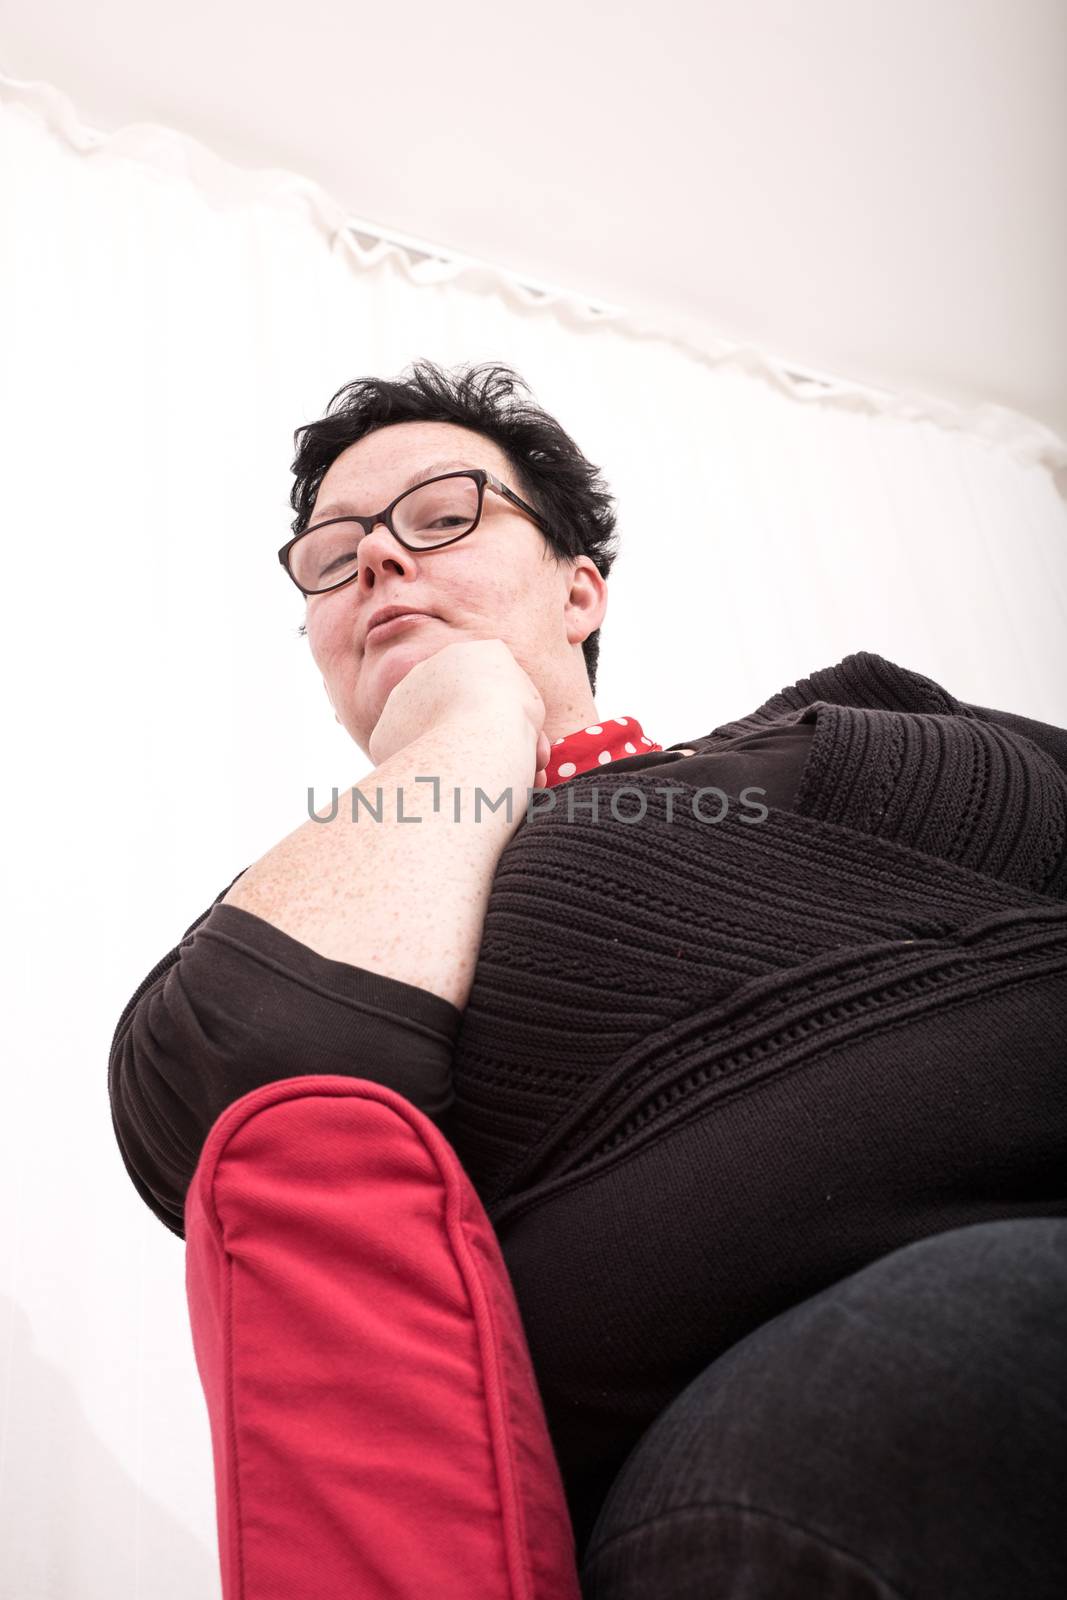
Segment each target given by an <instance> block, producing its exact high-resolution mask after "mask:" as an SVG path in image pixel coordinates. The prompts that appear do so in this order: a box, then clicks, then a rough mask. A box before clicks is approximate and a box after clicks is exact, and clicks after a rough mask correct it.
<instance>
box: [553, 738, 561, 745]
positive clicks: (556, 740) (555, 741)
mask: <svg viewBox="0 0 1067 1600" xmlns="http://www.w3.org/2000/svg"><path fill="white" fill-rule="evenodd" d="M552 743H553V744H562V743H563V740H562V739H553V741H552Z"/></svg>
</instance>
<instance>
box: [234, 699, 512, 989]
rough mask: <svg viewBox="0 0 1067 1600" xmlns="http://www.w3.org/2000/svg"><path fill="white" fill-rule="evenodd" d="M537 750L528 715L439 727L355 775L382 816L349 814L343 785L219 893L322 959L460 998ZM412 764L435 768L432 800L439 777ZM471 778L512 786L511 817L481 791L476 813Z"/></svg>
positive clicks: (493, 789) (496, 791) (493, 791)
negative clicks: (491, 724) (331, 811)
mask: <svg viewBox="0 0 1067 1600" xmlns="http://www.w3.org/2000/svg"><path fill="white" fill-rule="evenodd" d="M535 749H536V734H535V732H534V730H533V729H532V727H531V726H530V725H529V724H528V723H527V722H526V721H525V720H524V719H522V718H516V719H513V720H511V719H509V720H507V721H505V722H502V724H501V725H500V726H499V727H498V728H495V729H492V730H487V729H486V728H485V726H484V725H479V726H471V725H469V724H465V723H452V724H450V725H449V726H439V727H436V728H433V729H431V730H430V731H429V732H427V733H425V734H423V735H422V736H421V737H420V738H418V739H415V740H413V741H412V743H411V744H409V745H407V746H406V747H405V748H404V749H403V750H399V751H397V753H396V754H395V755H393V756H390V758H389V759H388V760H387V761H384V762H383V763H382V764H381V765H380V766H379V767H376V768H375V770H374V771H373V772H371V773H370V774H368V776H367V777H365V778H363V779H361V780H360V782H359V784H358V785H357V786H356V787H358V789H359V790H360V791H362V793H363V794H364V795H365V796H366V797H367V800H368V802H369V803H370V805H372V806H376V805H377V803H378V791H379V790H380V791H381V814H382V819H381V821H376V820H375V818H374V817H373V816H372V815H371V814H370V812H369V811H368V810H367V809H366V807H363V806H360V807H359V808H358V821H353V820H352V794H351V791H350V790H342V791H341V792H340V794H339V796H338V809H337V816H336V817H335V818H334V819H333V820H331V821H317V820H314V819H312V818H309V819H308V820H307V821H306V822H304V823H302V824H301V825H300V827H298V828H296V829H295V830H294V831H293V832H292V833H290V834H288V835H286V837H285V838H284V839H282V840H281V841H280V843H278V844H277V845H275V846H274V847H273V849H271V850H268V851H267V852H266V854H265V855H263V856H261V857H260V859H259V860H258V861H257V862H255V863H254V864H253V865H252V866H250V867H249V868H248V869H247V871H246V872H244V873H243V874H242V876H241V877H240V878H239V879H238V880H237V882H236V883H235V884H233V885H232V887H231V888H230V890H229V891H228V892H227V894H226V895H225V896H224V898H223V902H222V903H223V904H224V905H234V906H237V907H239V908H240V909H241V910H244V911H249V912H251V913H253V914H254V915H255V916H258V917H262V918H263V920H264V921H265V922H270V923H273V925H274V926H275V927H277V928H280V929H281V930H282V932H283V933H287V934H289V935H290V937H291V938H294V939H298V940H300V942H301V943H302V944H306V945H308V946H309V947H310V948H311V949H312V950H315V951H317V952H318V953H319V954H320V955H323V956H326V957H327V958H328V959H330V960H333V961H345V962H348V963H349V964H350V965H352V966H358V967H365V968H367V969H369V970H370V971H372V972H380V973H382V974H384V975H385V976H386V977H390V978H396V979H399V980H400V981H401V982H404V983H411V984H414V985H416V986H417V987H419V988H423V989H428V990H430V991H431V992H432V993H433V994H437V995H440V996H441V997H442V998H443V999H445V1000H449V1001H451V1003H452V1004H453V1005H455V1006H458V1007H460V1008H461V1009H462V1007H463V1006H465V1005H466V1003H467V999H468V997H469V995H470V990H471V984H472V982H473V978H474V968H475V963H476V961H477V957H478V948H479V946H480V944H481V938H482V928H483V925H484V922H485V912H486V907H487V905H488V901H489V890H490V887H491V885H492V881H493V875H494V873H495V871H496V867H497V863H498V861H499V859H500V855H501V852H502V851H503V849H504V846H505V845H506V844H507V842H508V840H509V838H510V837H511V835H512V834H513V833H514V831H515V829H516V827H517V826H518V824H519V821H520V819H521V817H522V816H523V815H524V813H525V807H526V800H527V786H528V785H532V783H533V776H534V759H535ZM420 776H425V777H437V778H439V780H440V783H439V796H440V803H439V808H438V809H437V810H436V811H435V810H434V789H435V786H434V785H433V784H431V783H425V782H424V783H416V782H415V779H416V777H420ZM479 787H480V788H481V789H482V790H483V791H484V793H485V794H486V795H488V796H489V798H490V799H491V800H496V798H497V797H498V796H499V795H500V794H501V793H502V792H503V791H504V790H505V789H508V788H510V790H511V797H512V820H511V821H510V822H509V821H508V820H507V815H506V811H507V808H506V806H501V808H500V809H499V811H496V812H493V811H491V810H490V809H489V807H488V806H487V805H484V804H483V805H482V807H481V814H480V819H479V820H477V821H476V820H475V816H474V797H475V790H476V789H477V788H479ZM398 788H399V789H400V791H401V796H402V800H401V801H398V797H397V789H398ZM455 789H458V790H459V791H460V802H461V803H460V820H459V821H457V820H456V819H455V815H454V802H453V791H454V790H455ZM327 811H328V808H323V810H322V812H321V813H320V814H321V815H326V814H327ZM401 816H403V817H404V818H416V817H417V818H419V819H420V820H419V821H417V822H416V821H401V820H400V818H401Z"/></svg>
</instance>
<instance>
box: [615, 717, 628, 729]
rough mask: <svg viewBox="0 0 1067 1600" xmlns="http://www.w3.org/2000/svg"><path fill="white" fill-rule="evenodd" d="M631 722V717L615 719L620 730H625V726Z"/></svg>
mask: <svg viewBox="0 0 1067 1600" xmlns="http://www.w3.org/2000/svg"><path fill="white" fill-rule="evenodd" d="M629 720H630V719H629V717H616V718H615V721H616V722H617V723H618V724H619V727H620V728H625V726H626V724H627V723H628V722H629Z"/></svg>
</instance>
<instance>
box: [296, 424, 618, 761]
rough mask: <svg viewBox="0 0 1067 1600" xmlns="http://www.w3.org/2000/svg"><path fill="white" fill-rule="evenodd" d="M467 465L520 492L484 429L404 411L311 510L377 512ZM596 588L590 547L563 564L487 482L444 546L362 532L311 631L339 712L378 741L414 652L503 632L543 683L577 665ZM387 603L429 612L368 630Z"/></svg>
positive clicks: (319, 598) (313, 607)
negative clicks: (469, 517) (575, 594)
mask: <svg viewBox="0 0 1067 1600" xmlns="http://www.w3.org/2000/svg"><path fill="white" fill-rule="evenodd" d="M462 467H484V468H486V470H487V471H489V472H492V473H494V474H495V476H496V477H498V478H499V479H500V480H501V481H502V482H503V483H505V484H507V486H508V488H509V489H513V490H514V492H515V493H516V494H520V495H521V494H522V490H521V488H520V486H519V485H518V484H517V483H515V482H514V476H515V475H514V472H513V470H512V468H511V466H510V464H509V462H508V460H507V458H506V457H505V456H504V454H503V452H502V451H500V450H499V449H497V447H496V446H495V445H494V444H493V443H492V441H491V440H489V439H487V438H485V437H484V436H483V435H482V434H480V433H476V432H474V431H473V430H472V429H469V428H462V427H458V426H457V425H456V424H454V423H450V422H401V423H394V424H392V425H391V426H389V427H385V428H379V429H377V430H376V431H375V432H374V433H370V434H368V435H367V436H366V437H365V438H363V439H360V440H359V441H358V443H356V444H354V445H351V446H350V447H349V448H348V449H347V450H345V451H344V452H343V453H342V454H341V455H339V456H338V458H337V460H336V461H334V462H333V464H332V465H331V466H330V468H329V470H328V471H327V473H326V475H325V476H324V478H323V480H322V483H321V484H320V486H319V492H318V494H317V496H316V498H315V506H314V509H313V511H312V514H311V518H310V521H311V522H319V521H323V520H324V519H325V518H326V517H330V516H342V515H344V514H345V512H359V513H360V514H361V515H363V516H369V515H371V514H372V513H374V512H376V511H380V510H381V509H382V507H383V506H387V505H389V504H390V503H391V502H392V501H393V500H395V499H396V497H397V495H398V494H401V493H402V492H403V490H404V489H406V488H407V487H409V482H410V480H412V479H416V478H422V477H426V478H431V477H433V476H434V475H435V474H436V473H440V472H450V471H456V470H458V469H460V468H462ZM523 498H524V499H525V498H526V497H525V496H523ZM586 569H588V571H586ZM590 573H591V574H592V577H590ZM594 580H595V581H594ZM576 584H577V585H578V590H579V592H580V594H581V596H582V599H581V602H580V603H579V604H578V605H575V604H574V603H573V600H572V591H573V590H574V588H575V585H576ZM591 588H592V589H593V590H594V591H595V593H596V595H597V596H598V597H601V591H602V589H603V580H602V579H601V578H600V575H599V573H597V571H596V568H595V566H594V565H593V563H592V562H591V561H589V560H588V558H586V557H584V556H583V557H578V558H577V559H576V561H574V562H568V561H564V562H562V563H561V564H560V565H557V564H556V563H555V561H554V560H553V559H552V553H551V551H550V549H549V547H548V546H547V544H546V542H545V540H544V538H543V536H542V533H541V530H540V528H539V527H538V525H537V524H536V523H535V522H533V521H532V520H531V519H530V518H529V517H528V516H526V515H525V514H524V513H523V512H521V511H519V510H518V508H517V507H514V506H511V505H510V504H509V503H508V501H506V500H504V499H502V498H501V496H500V495H497V494H494V493H493V492H492V491H491V490H489V489H487V490H486V493H485V499H484V504H483V509H482V516H481V520H480V521H479V523H478V526H477V527H476V528H475V530H474V532H473V533H471V534H469V535H468V536H467V537H466V538H465V539H460V540H458V541H457V542H456V543H455V544H451V545H445V546H442V547H441V548H440V549H437V550H419V551H416V550H406V549H405V548H404V546H403V545H402V544H400V543H399V542H398V541H397V540H396V539H394V538H393V536H392V534H391V533H390V532H389V530H388V529H387V528H386V526H385V524H384V523H379V524H378V526H377V527H376V528H375V529H374V530H373V532H372V533H370V534H368V535H366V536H365V537H364V538H363V539H362V541H361V543H360V546H359V573H358V575H357V576H356V577H355V578H353V579H352V581H351V583H348V584H346V585H345V587H344V588H342V589H337V590H334V591H333V593H331V594H322V595H311V596H309V597H308V601H307V614H306V627H307V635H308V640H309V643H310V645H311V653H312V655H313V657H314V659H315V662H316V665H317V666H318V668H319V671H320V672H321V673H322V679H323V683H324V685H325V687H326V692H327V694H328V695H329V697H330V701H331V703H332V705H333V707H334V711H335V713H336V716H337V720H338V722H339V723H340V724H341V725H342V727H344V728H345V729H346V731H347V732H348V733H349V734H350V735H351V737H352V738H353V739H354V740H355V741H356V743H357V744H358V745H359V746H360V748H361V749H362V750H364V751H366V752H369V745H370V736H371V733H372V732H373V730H374V727H375V725H376V723H377V721H378V719H379V717H380V716H381V714H382V709H383V707H384V705H385V702H386V700H387V699H388V697H389V693H390V691H391V690H392V689H393V688H394V687H395V685H396V684H398V683H399V682H400V680H401V679H402V678H403V677H404V676H405V674H406V673H408V672H409V671H410V670H411V668H412V667H413V666H415V664H416V663H417V662H419V661H423V660H425V659H426V658H427V657H428V656H432V655H434V654H435V653H436V652H437V651H438V650H442V649H444V647H445V646H446V645H448V644H454V643H456V642H457V641H458V640H462V639H503V640H504V642H505V644H507V645H508V646H509V648H510V649H511V651H512V654H513V655H514V656H515V659H516V660H517V661H518V662H519V665H520V666H521V667H523V668H524V670H525V671H526V672H527V673H528V674H529V676H530V677H531V678H532V679H533V681H534V683H535V684H537V686H538V688H539V689H540V690H541V693H542V694H544V693H545V684H546V683H547V682H551V681H553V679H554V677H556V676H560V675H563V676H568V675H571V674H573V671H574V665H575V663H574V653H575V646H578V656H579V658H580V656H581V650H580V645H581V641H582V640H583V639H584V638H586V636H587V635H588V634H589V633H591V632H592V631H593V629H594V628H595V627H597V626H599V620H600V616H601V615H602V614H603V609H604V606H605V605H606V600H603V599H602V598H601V603H600V604H599V605H593V606H592V607H591V606H590V589H591ZM383 606H404V607H408V606H410V607H412V608H413V609H417V610H423V611H427V612H430V613H432V614H431V615H430V616H427V617H425V618H423V619H422V620H420V621H418V622H412V623H407V624H405V625H404V626H403V627H400V628H397V629H394V630H392V631H391V632H389V633H387V634H385V635H383V637H382V638H381V639H380V640H375V637H374V634H373V633H371V635H370V637H369V639H368V637H367V623H368V621H369V619H370V617H371V615H372V614H373V613H374V612H375V611H378V610H380V609H381V608H382V607H383ZM591 618H594V620H592V621H591V620H590V619H591ZM586 690H588V681H586Z"/></svg>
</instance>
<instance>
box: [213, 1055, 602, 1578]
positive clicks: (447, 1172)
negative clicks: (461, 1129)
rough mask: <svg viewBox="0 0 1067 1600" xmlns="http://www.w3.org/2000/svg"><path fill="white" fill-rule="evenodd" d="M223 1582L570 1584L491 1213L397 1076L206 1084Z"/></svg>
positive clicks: (565, 1523) (567, 1541)
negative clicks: (215, 1115)
mask: <svg viewBox="0 0 1067 1600" xmlns="http://www.w3.org/2000/svg"><path fill="white" fill-rule="evenodd" d="M185 1229H186V1289H187V1293H188V1301H189V1316H190V1321H191V1325H192V1335H193V1347H194V1351H195V1354H196V1362H197V1367H198V1369H199V1372H200V1379H201V1382H202V1384H203V1388H204V1395H205V1398H206V1400H207V1407H208V1414H209V1418H210V1422H211V1439H212V1448H213V1453H214V1463H215V1492H216V1507H217V1514H218V1535H219V1558H220V1565H221V1570H222V1588H223V1594H224V1596H225V1597H226V1600H334V1597H336V1600H342V1597H343V1600H379V1597H380V1600H405V1597H408V1596H410V1597H411V1600H427V1597H430V1596H432V1597H433V1600H472V1597H478V1600H495V1597H497V1596H500V1597H501V1600H503V1597H507V1600H578V1596H579V1594H580V1590H579V1585H578V1577H577V1571H576V1565H575V1551H574V1538H573V1533H572V1529H571V1523H570V1519H569V1516H568V1513H567V1507H566V1502H565V1500H564V1496H563V1488H562V1484H561V1481H560V1476H559V1469H558V1467H557V1464H556V1459H555V1456H554V1454H553V1450H552V1445H551V1441H550V1438H549V1434H548V1428H547V1425H546V1423H545V1418H544V1412H543V1410H542V1406H541V1400H540V1396H539V1394H538V1391H537V1385H536V1382H535V1379H534V1375H533V1369H532V1366H531V1363H530V1356H529V1351H528V1349H527V1345H526V1339H525V1335H524V1333H523V1329H522V1324H521V1322H520V1319H519V1313H518V1308H517V1306H516V1304H515V1299H514V1295H513V1293H512V1289H511V1284H510V1281H509V1279H508V1275H507V1271H506V1268H505V1266H504V1261H503V1258H502V1256H501V1254H500V1249H499V1246H498V1244H497V1240H496V1236H495V1234H494V1233H493V1230H492V1227H491V1225H490V1223H489V1220H488V1218H487V1217H486V1215H485V1212H484V1210H483V1208H482V1205H481V1202H480V1201H479V1199H478V1197H477V1195H476V1194H475V1192H474V1189H473V1188H472V1186H471V1184H470V1181H469V1180H468V1178H467V1176H466V1174H465V1173H464V1171H463V1169H462V1167H461V1166H460V1164H459V1160H458V1158H457V1157H456V1154H455V1152H454V1150H453V1149H452V1147H451V1145H450V1144H449V1142H448V1141H447V1139H445V1137H444V1136H443V1135H442V1134H441V1133H440V1132H439V1130H438V1129H437V1128H436V1127H435V1126H434V1125H433V1123H432V1122H430V1120H429V1119H428V1118H427V1117H425V1116H424V1115H423V1114H422V1112H420V1111H418V1110H417V1109H416V1108H415V1107H414V1106H412V1105H411V1104H410V1103H409V1102H408V1101H407V1100H405V1099H404V1098H403V1097H402V1096H401V1095H398V1094H396V1093H394V1092H393V1091H392V1090H390V1089H384V1088H382V1087H380V1086H379V1085H377V1084H373V1083H369V1082H365V1081H364V1080H362V1079H359V1078H355V1079H353V1078H345V1077H332V1076H331V1077H325V1076H321V1077H320V1076H315V1077H297V1078H286V1079H283V1080H281V1081H280V1082H276V1083H270V1084H266V1085H265V1086H264V1087H262V1088H260V1089H256V1090H254V1091H253V1092H252V1093H251V1094H247V1095H245V1096H243V1097H242V1098H241V1099H240V1100H237V1101H235V1102H234V1104H233V1105H231V1106H229V1107H227V1109H226V1110H225V1111H224V1112H223V1114H222V1115H221V1116H220V1117H219V1119H218V1121H217V1122H216V1123H215V1125H214V1127H213V1128H212V1130H211V1133H210V1135H209V1136H208V1139H207V1142H206V1144H205V1146H204V1149H203V1152H202V1154H201V1158H200V1162H199V1165H198V1166H197V1170H196V1174H195V1177H194V1179H193V1182H192V1184H191V1186H190V1189H189V1193H188V1196H187V1198H186V1204H185Z"/></svg>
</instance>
